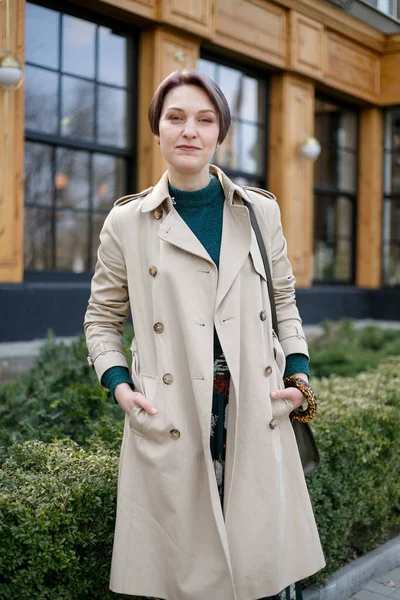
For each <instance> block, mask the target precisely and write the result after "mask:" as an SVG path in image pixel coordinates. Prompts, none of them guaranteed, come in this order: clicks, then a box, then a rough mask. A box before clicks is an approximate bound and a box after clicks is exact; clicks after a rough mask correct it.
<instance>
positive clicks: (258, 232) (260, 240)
mask: <svg viewBox="0 0 400 600" xmlns="http://www.w3.org/2000/svg"><path fill="white" fill-rule="evenodd" d="M243 202H244V205H245V206H247V208H248V211H249V213H250V222H251V225H252V227H253V229H254V233H255V234H256V238H257V243H258V247H259V249H260V252H261V257H262V260H263V263H264V269H265V274H266V276H267V285H268V295H269V302H270V305H271V315H272V328H273V330H274V331H275V333H276V335H277V336H278V337H279V334H278V318H277V315H276V305H275V296H274V287H273V283H272V276H271V269H270V266H269V261H268V255H267V250H266V248H265V244H264V240H263V237H262V234H261V230H260V226H259V224H258V221H257V218H256V214H255V212H254V208H253V206H252V204H250V202H248V200H244V199H243Z"/></svg>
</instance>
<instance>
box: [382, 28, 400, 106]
mask: <svg viewBox="0 0 400 600" xmlns="http://www.w3.org/2000/svg"><path fill="white" fill-rule="evenodd" d="M380 101H381V104H383V105H388V104H400V34H396V35H391V36H389V37H388V39H387V44H386V52H385V54H384V55H383V57H382V61H381V98H380Z"/></svg>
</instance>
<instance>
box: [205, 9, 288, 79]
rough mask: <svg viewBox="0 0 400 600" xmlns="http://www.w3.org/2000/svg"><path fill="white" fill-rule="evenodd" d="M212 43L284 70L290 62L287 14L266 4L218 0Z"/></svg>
mask: <svg viewBox="0 0 400 600" xmlns="http://www.w3.org/2000/svg"><path fill="white" fill-rule="evenodd" d="M215 17H216V20H215V34H214V36H213V41H214V42H215V43H216V44H218V45H220V46H225V47H226V48H229V49H231V50H234V51H237V52H240V53H243V54H245V55H246V56H250V57H253V58H257V59H259V60H261V61H263V62H265V63H270V64H272V65H276V66H280V67H283V66H285V64H286V58H287V56H286V55H287V38H286V36H287V23H286V21H287V12H286V11H285V10H284V9H283V8H281V7H279V6H277V5H276V4H270V3H269V2H266V1H264V0H219V1H218V2H217V4H216V15H215Z"/></svg>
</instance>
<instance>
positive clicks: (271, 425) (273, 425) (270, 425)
mask: <svg viewBox="0 0 400 600" xmlns="http://www.w3.org/2000/svg"><path fill="white" fill-rule="evenodd" d="M277 427H278V423H277V422H276V421H275V419H271V421H270V422H269V428H270V429H276V428H277Z"/></svg>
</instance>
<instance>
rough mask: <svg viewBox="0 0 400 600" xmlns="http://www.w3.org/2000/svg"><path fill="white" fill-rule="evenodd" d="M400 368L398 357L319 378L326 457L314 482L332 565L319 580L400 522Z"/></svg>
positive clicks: (317, 427)
mask: <svg viewBox="0 0 400 600" xmlns="http://www.w3.org/2000/svg"><path fill="white" fill-rule="evenodd" d="M399 372H400V358H395V359H392V360H389V361H387V362H386V363H383V364H381V365H380V366H379V368H378V369H377V370H376V371H375V372H374V373H362V374H359V375H358V376H357V377H355V378H353V379H349V378H343V377H331V378H329V379H323V380H321V381H319V382H315V388H316V390H317V392H318V398H319V416H318V418H317V420H316V421H315V424H314V426H313V430H314V433H315V436H316V439H317V444H318V446H319V449H320V453H321V465H320V468H319V469H318V470H317V471H316V472H315V473H314V474H313V475H312V476H311V477H309V478H308V486H309V490H310V495H311V499H312V502H313V506H314V510H315V515H316V519H317V522H318V529H319V533H320V536H321V540H322V545H323V548H324V551H325V554H326V559H327V568H326V569H325V570H324V571H323V572H321V574H319V575H318V576H317V577H314V578H313V580H317V581H320V580H321V579H322V578H323V577H326V576H327V575H329V574H330V573H332V572H333V571H335V570H336V569H337V568H338V567H340V566H343V564H345V563H346V561H347V560H348V559H350V558H352V557H354V556H358V555H359V554H361V553H364V552H366V551H368V550H370V549H372V548H373V547H375V546H376V545H378V544H379V543H381V542H383V541H385V540H386V539H387V537H388V534H389V532H390V531H395V530H396V528H399V527H400V479H399V473H400V453H399V439H400V375H399Z"/></svg>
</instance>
